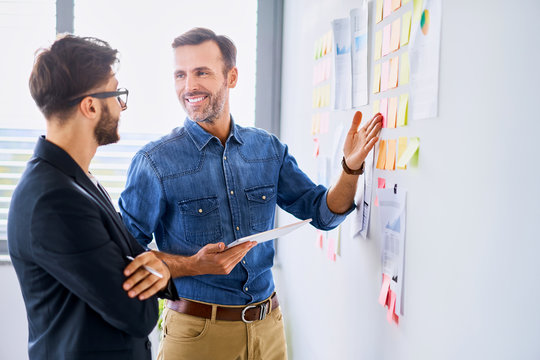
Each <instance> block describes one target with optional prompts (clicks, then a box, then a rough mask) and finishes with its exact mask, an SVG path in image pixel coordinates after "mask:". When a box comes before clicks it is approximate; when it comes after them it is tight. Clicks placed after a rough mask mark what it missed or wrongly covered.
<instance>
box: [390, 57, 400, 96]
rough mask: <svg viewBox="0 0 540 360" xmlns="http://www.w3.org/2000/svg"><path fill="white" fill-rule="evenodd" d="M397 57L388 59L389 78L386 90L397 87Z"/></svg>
mask: <svg viewBox="0 0 540 360" xmlns="http://www.w3.org/2000/svg"><path fill="white" fill-rule="evenodd" d="M398 69H399V56H396V57H395V58H392V59H390V76H389V77H388V89H393V88H395V87H397V85H398Z"/></svg>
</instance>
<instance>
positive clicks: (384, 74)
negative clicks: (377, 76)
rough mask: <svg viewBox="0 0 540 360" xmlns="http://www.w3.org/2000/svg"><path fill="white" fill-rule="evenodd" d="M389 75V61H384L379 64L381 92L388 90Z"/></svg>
mask: <svg viewBox="0 0 540 360" xmlns="http://www.w3.org/2000/svg"><path fill="white" fill-rule="evenodd" d="M389 76H390V62H389V61H384V62H383V63H382V65H381V92H382V91H386V90H388V79H389Z"/></svg>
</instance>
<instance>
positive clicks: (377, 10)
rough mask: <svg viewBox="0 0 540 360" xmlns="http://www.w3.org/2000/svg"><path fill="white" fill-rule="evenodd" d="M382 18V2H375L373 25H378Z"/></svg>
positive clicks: (380, 0)
mask: <svg viewBox="0 0 540 360" xmlns="http://www.w3.org/2000/svg"><path fill="white" fill-rule="evenodd" d="M382 16H383V0H377V5H376V7H375V23H376V24H378V23H380V22H381V21H382V18H383V17H382Z"/></svg>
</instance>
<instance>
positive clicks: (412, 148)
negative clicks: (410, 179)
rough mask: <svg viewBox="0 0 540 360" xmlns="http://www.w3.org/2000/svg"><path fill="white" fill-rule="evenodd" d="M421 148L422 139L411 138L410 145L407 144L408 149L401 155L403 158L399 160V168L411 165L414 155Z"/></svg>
mask: <svg viewBox="0 0 540 360" xmlns="http://www.w3.org/2000/svg"><path fill="white" fill-rule="evenodd" d="M419 146H420V139H419V138H417V137H412V138H409V143H408V144H407V148H406V149H405V151H404V152H403V154H401V157H400V158H399V159H398V163H397V165H398V167H399V166H405V165H407V164H408V163H409V161H410V160H411V158H412V157H413V155H414V154H415V153H416V152H417V151H418V148H419Z"/></svg>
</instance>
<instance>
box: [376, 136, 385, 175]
mask: <svg viewBox="0 0 540 360" xmlns="http://www.w3.org/2000/svg"><path fill="white" fill-rule="evenodd" d="M385 162H386V140H381V141H380V142H379V157H378V158H377V169H381V170H384V165H385Z"/></svg>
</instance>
